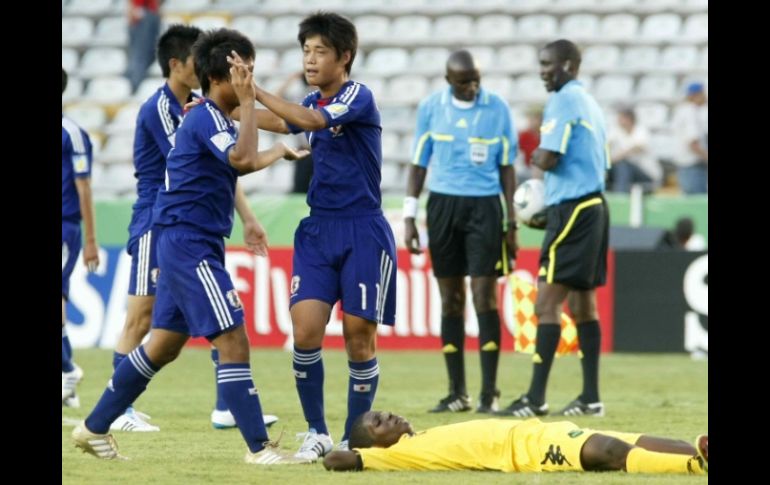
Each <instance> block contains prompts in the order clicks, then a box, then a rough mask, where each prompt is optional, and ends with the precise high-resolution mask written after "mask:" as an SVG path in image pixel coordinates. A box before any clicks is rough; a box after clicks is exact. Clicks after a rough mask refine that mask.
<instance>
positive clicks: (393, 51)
mask: <svg viewBox="0 0 770 485" xmlns="http://www.w3.org/2000/svg"><path fill="white" fill-rule="evenodd" d="M365 65H366V72H367V73H369V74H375V75H392V74H397V73H400V72H402V71H406V69H407V67H408V66H409V54H408V53H407V51H406V50H404V49H401V48H398V47H385V48H380V49H375V50H373V51H372V52H371V53H370V54H369V56H368V57H367V59H366V64H365Z"/></svg>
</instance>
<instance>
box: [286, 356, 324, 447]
mask: <svg viewBox="0 0 770 485" xmlns="http://www.w3.org/2000/svg"><path fill="white" fill-rule="evenodd" d="M293 360H294V362H293V363H294V365H293V367H294V380H295V381H296V383H297V393H298V394H299V400H300V402H301V403H302V411H303V413H304V414H305V421H307V424H308V427H309V428H313V429H315V430H316V432H317V433H320V434H327V435H328V434H329V429H328V428H327V427H326V420H325V419H324V363H323V360H321V348H320V347H319V348H317V349H311V350H302V349H298V348H297V347H296V346H295V347H294V359H293Z"/></svg>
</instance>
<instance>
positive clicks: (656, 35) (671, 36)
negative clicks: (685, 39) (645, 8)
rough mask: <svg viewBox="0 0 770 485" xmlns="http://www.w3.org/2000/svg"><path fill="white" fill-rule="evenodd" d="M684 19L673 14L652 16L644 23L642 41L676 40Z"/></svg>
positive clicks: (641, 34)
mask: <svg viewBox="0 0 770 485" xmlns="http://www.w3.org/2000/svg"><path fill="white" fill-rule="evenodd" d="M681 25H682V19H681V18H680V17H679V15H676V14H673V13H659V14H654V15H650V16H649V17H647V18H646V19H644V22H642V30H641V33H640V38H639V40H640V41H650V42H662V41H672V40H676V38H677V36H678V35H679V28H680V27H681Z"/></svg>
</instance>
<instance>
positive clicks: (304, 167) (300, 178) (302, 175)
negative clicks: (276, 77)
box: [275, 71, 313, 194]
mask: <svg viewBox="0 0 770 485" xmlns="http://www.w3.org/2000/svg"><path fill="white" fill-rule="evenodd" d="M310 91H312V89H311V86H310V85H309V84H308V83H307V80H306V79H305V73H304V72H303V71H297V72H295V73H293V74H292V75H290V76H289V77H287V78H286V80H285V81H284V82H283V84H281V86H280V87H279V88H278V89H277V90H276V92H275V94H276V95H277V96H281V97H282V98H284V99H287V100H290V101H299V100H302V99H305V96H307V95H308V93H310ZM290 136H291V137H292V138H293V139H294V141H295V143H294V145H295V147H296V148H297V149H303V148H305V149H308V150H310V145H309V144H308V142H307V138H306V137H305V135H304V134H302V133H297V134H296V135H290ZM311 178H313V154H312V153H311V154H310V155H308V156H306V157H304V158H300V159H299V160H297V161H296V162H295V164H294V184H293V186H292V189H291V192H292V193H293V194H307V190H308V189H309V188H310V179H311Z"/></svg>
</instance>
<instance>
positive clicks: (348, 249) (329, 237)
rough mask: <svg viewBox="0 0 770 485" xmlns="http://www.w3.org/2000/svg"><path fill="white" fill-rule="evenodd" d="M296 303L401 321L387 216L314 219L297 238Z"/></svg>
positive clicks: (293, 283)
mask: <svg viewBox="0 0 770 485" xmlns="http://www.w3.org/2000/svg"><path fill="white" fill-rule="evenodd" d="M292 266H293V268H292V278H291V300H290V303H289V305H293V304H295V303H297V302H299V301H302V300H309V299H313V300H321V301H324V302H326V303H328V304H329V305H334V304H335V303H336V302H337V301H338V300H342V311H343V312H345V313H349V314H351V315H355V316H358V317H361V318H365V319H366V320H369V321H371V322H376V323H383V324H385V325H393V324H394V323H395V321H396V269H397V268H396V242H395V240H394V238H393V231H392V230H391V229H390V225H389V224H388V222H387V221H386V220H385V217H383V216H382V215H376V216H358V217H327V216H310V217H307V218H305V219H303V220H302V222H300V224H299V227H297V231H296V232H295V233H294V260H293V264H292Z"/></svg>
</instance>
